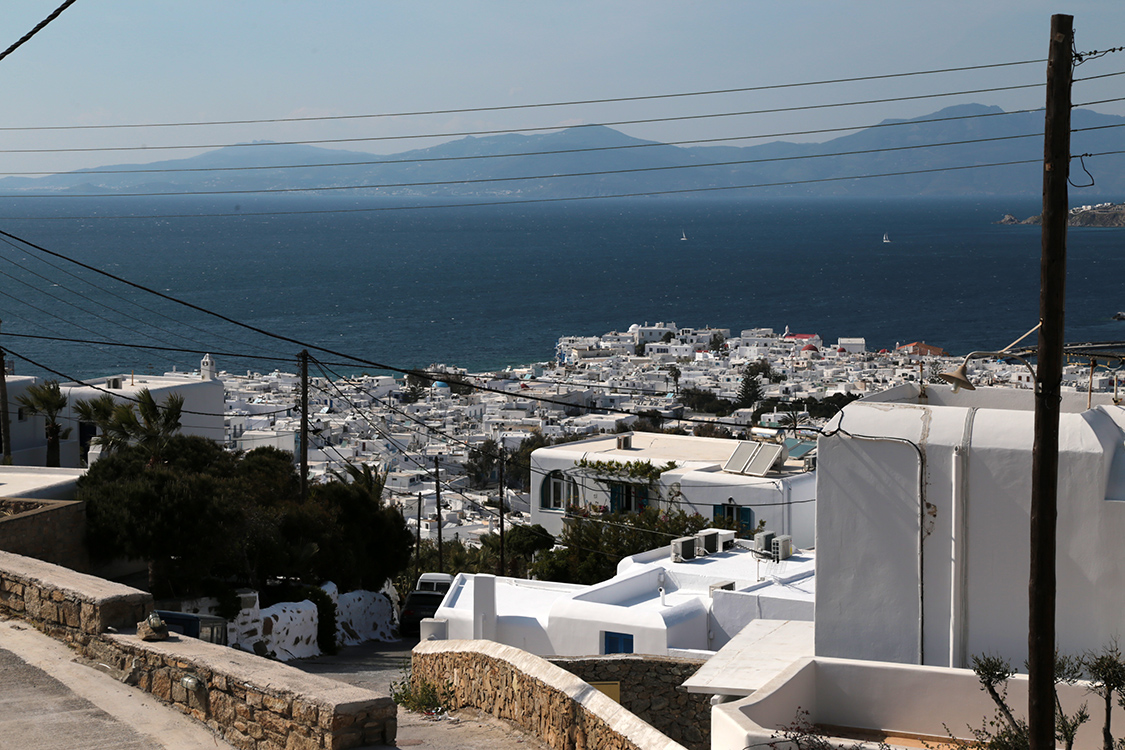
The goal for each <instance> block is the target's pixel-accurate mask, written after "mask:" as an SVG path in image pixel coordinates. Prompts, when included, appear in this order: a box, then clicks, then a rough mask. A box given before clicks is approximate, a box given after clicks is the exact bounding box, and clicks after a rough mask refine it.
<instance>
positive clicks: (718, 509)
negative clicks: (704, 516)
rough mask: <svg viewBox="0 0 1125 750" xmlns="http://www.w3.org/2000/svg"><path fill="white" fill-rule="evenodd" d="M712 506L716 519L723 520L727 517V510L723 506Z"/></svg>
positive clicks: (712, 515) (713, 515)
mask: <svg viewBox="0 0 1125 750" xmlns="http://www.w3.org/2000/svg"><path fill="white" fill-rule="evenodd" d="M711 507H712V508H714V511H713V512H712V514H711V517H712V518H714V519H715V520H716V521H721V520H723V519H724V518H726V512H725V511H724V510H723V506H721V505H712V506H711Z"/></svg>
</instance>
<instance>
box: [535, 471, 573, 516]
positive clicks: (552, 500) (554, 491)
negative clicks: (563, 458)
mask: <svg viewBox="0 0 1125 750" xmlns="http://www.w3.org/2000/svg"><path fill="white" fill-rule="evenodd" d="M577 502H578V484H577V483H576V482H575V481H574V480H573V479H571V478H570V477H568V476H566V475H564V474H563V473H562V472H561V471H552V472H551V473H550V474H548V475H547V477H546V478H545V479H544V480H543V486H542V488H541V489H540V491H539V507H540V508H547V509H552V510H563V509H565V508H566V507H567V506H568V505H574V504H575V503H577Z"/></svg>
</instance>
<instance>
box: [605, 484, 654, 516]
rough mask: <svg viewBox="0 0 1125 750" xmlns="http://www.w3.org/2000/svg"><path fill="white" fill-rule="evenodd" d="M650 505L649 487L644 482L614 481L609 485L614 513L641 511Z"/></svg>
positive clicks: (610, 507)
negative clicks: (626, 482)
mask: <svg viewBox="0 0 1125 750" xmlns="http://www.w3.org/2000/svg"><path fill="white" fill-rule="evenodd" d="M647 507H648V487H647V486H646V485H643V484H624V483H620V482H614V483H613V484H611V485H610V486H609V509H610V512H612V513H640V512H641V511H642V510H644V509H645V508H647Z"/></svg>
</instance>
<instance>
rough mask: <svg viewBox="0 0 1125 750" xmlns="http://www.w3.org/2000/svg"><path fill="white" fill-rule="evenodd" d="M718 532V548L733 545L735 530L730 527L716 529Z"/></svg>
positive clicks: (723, 548) (724, 548)
mask: <svg viewBox="0 0 1125 750" xmlns="http://www.w3.org/2000/svg"><path fill="white" fill-rule="evenodd" d="M717 531H718V532H719V549H722V550H728V549H730V548H731V547H733V546H734V537H735V532H734V531H733V530H731V529H717Z"/></svg>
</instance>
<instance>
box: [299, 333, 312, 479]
mask: <svg viewBox="0 0 1125 750" xmlns="http://www.w3.org/2000/svg"><path fill="white" fill-rule="evenodd" d="M297 358H298V359H299V360H300V361H301V499H302V500H306V499H308V496H309V350H308V349H302V350H301V353H300V354H299V355H297Z"/></svg>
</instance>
